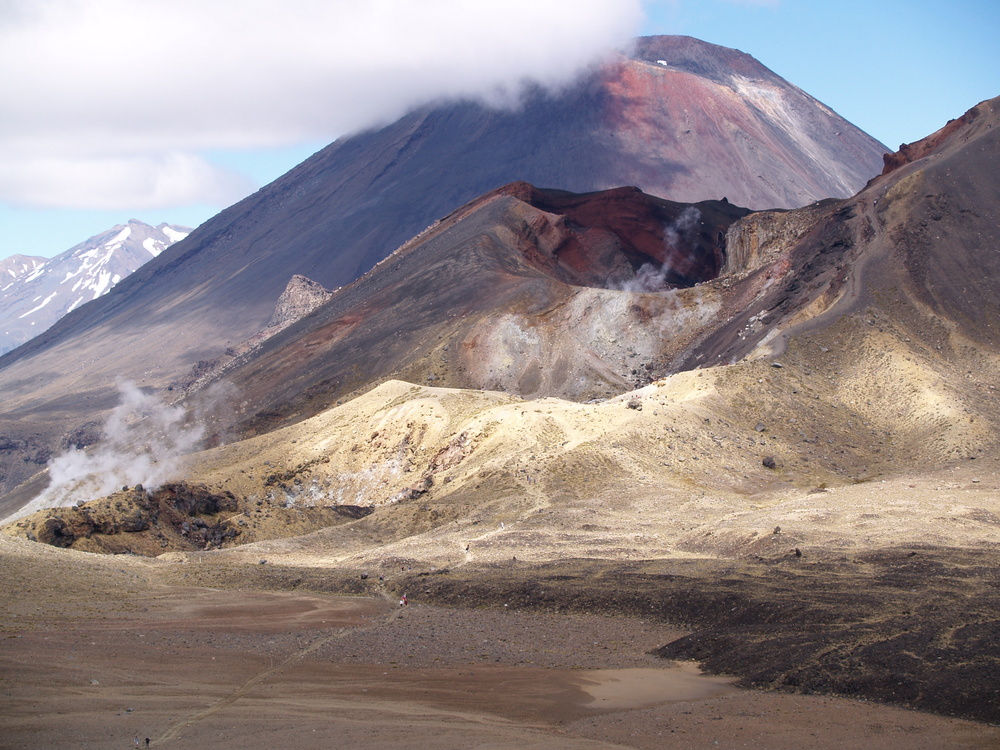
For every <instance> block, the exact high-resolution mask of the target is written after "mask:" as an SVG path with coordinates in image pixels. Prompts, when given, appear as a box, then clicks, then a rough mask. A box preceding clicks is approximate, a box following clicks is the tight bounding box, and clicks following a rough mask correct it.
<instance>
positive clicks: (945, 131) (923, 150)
mask: <svg viewBox="0 0 1000 750" xmlns="http://www.w3.org/2000/svg"><path fill="white" fill-rule="evenodd" d="M978 113H979V110H978V109H977V108H973V109H970V110H969V111H968V112H966V113H965V114H964V115H962V116H961V117H959V118H957V119H955V120H948V123H947V124H946V125H945V126H944V127H943V128H941V129H940V130H936V131H935V132H933V133H931V134H930V135H929V136H927V137H926V138H921V139H920V140H919V141H914V142H913V143H904V144H902V145H900V147H899V151H896V152H895V153H892V154H885V155H884V156H883V157H882V162H883V165H884V166H883V168H882V174H883V175H887V174H889V173H890V172H892V171H894V170H896V169H899V168H900V167H902V166H903V165H904V164H909V163H911V162H914V161H917V160H918V159H923V158H924V157H925V156H927V155H928V154H930V153H932V152H934V151H935V150H937V149H938V148H939V147H940V146H941V145H942V144H943V143H944V142H945V141H947V140H948V139H949V138H951V136H952V135H953V134H954V133H957V132H958V131H960V130H962V129H963V128H964V127H965V126H966V125H970V124H972V122H973V121H975V119H976V117H978Z"/></svg>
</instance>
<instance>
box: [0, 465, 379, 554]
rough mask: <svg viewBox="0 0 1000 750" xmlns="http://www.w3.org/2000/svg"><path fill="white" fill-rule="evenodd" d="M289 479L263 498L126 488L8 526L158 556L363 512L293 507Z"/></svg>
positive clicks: (280, 533)
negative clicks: (289, 493)
mask: <svg viewBox="0 0 1000 750" xmlns="http://www.w3.org/2000/svg"><path fill="white" fill-rule="evenodd" d="M283 489H284V485H283V483H282V482H279V481H277V480H276V481H275V482H274V491H272V492H270V493H268V494H267V496H266V497H264V498H240V497H237V496H236V495H234V494H233V493H232V492H229V491H215V490H212V489H210V488H208V487H206V486H205V485H201V484H188V483H186V482H174V483H171V484H167V485H164V486H163V487H161V488H159V489H157V490H155V491H153V492H149V491H147V490H145V489H144V488H143V487H142V486H141V485H136V486H135V487H123V488H122V489H121V490H120V491H119V492H115V493H113V494H111V495H109V496H107V497H104V498H99V499H97V500H92V501H90V502H86V503H79V504H77V505H76V506H74V507H66V508H50V509H48V510H42V511H38V512H37V513H33V514H31V515H29V516H25V517H24V518H22V519H20V520H18V521H16V522H14V523H11V524H9V525H7V526H5V527H3V530H2V533H4V534H7V535H10V536H19V537H23V538H25V539H29V540H31V541H36V542H41V543H43V544H50V545H52V546H54V547H64V548H70V549H75V550H81V551H84V552H98V553H105V554H136V555H146V556H155V555H160V554H163V553H164V552H170V551H195V550H205V549H218V548H221V547H229V546H233V545H237V544H246V543H249V542H253V541H259V540H261V539H271V538H275V537H286V536H294V535H297V534H306V533H309V532H311V531H315V530H316V529H321V528H326V527H328V526H335V525H337V524H340V523H346V522H349V521H353V520H357V519H359V518H364V517H365V516H366V515H368V514H369V513H371V511H372V509H371V508H366V507H358V506H354V505H331V506H309V507H304V506H303V507H293V504H292V503H290V502H289V501H288V497H287V493H286V492H283V491H282V490H283Z"/></svg>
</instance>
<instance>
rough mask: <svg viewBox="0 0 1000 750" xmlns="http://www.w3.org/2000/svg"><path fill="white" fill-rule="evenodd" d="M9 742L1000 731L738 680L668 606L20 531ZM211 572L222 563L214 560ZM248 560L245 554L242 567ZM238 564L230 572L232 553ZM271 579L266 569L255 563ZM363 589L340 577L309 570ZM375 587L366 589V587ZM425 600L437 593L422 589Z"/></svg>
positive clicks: (735, 744)
mask: <svg viewBox="0 0 1000 750" xmlns="http://www.w3.org/2000/svg"><path fill="white" fill-rule="evenodd" d="M0 563H2V568H0V576H2V581H0V583H2V588H0V590H2V592H3V594H2V597H3V608H2V612H3V620H2V636H3V638H2V640H0V675H2V680H0V687H2V693H0V747H4V748H50V747H51V748H54V747H78V748H123V749H124V748H128V747H131V746H132V743H133V741H134V738H135V737H139V738H140V740H142V741H144V740H145V738H146V737H149V738H150V746H151V747H172V748H204V747H207V746H214V747H240V748H248V749H250V750H254V749H256V748H274V747H302V748H371V747H407V748H469V747H477V748H612V747H622V748H702V747H709V748H715V747H719V748H744V747H756V748H775V749H781V748H862V747H879V748H889V749H892V748H900V749H903V748H905V749H907V750H914V749H918V748H942V747H950V748H987V747H997V746H998V743H1000V729H997V728H995V727H991V726H989V725H986V724H981V723H976V722H970V721H964V720H960V719H954V718H946V717H942V716H934V715H930V714H926V713H920V712H917V711H912V710H906V709H903V708H896V707H889V706H885V705H880V704H877V703H870V702H862V701H856V700H847V699H842V698H832V697H825V696H817V695H797V694H787V693H778V692H762V691H750V690H744V689H739V688H737V687H734V686H733V684H732V683H733V680H732V679H730V678H726V677H724V676H707V675H702V674H700V670H699V669H698V668H697V667H696V666H695V665H694V664H693V663H691V662H684V663H676V662H671V661H666V660H664V659H661V658H658V657H656V656H654V655H652V654H651V653H650V652H651V651H652V650H653V649H655V648H657V647H659V646H662V645H663V644H665V643H668V642H671V641H673V640H674V639H676V638H678V637H679V636H683V635H684V634H685V631H682V630H679V629H677V628H675V627H671V626H669V625H667V624H665V623H663V622H661V621H660V620H659V619H657V618H647V619H640V618H638V617H635V616H608V615H607V614H602V613H596V612H595V613H593V614H580V613H568V614H556V613H551V612H539V611H534V610H531V609H528V608H524V607H519V606H516V605H515V606H514V607H511V606H507V607H504V606H493V607H489V608H482V607H478V606H474V607H465V608H455V607H446V606H432V605H427V604H422V603H419V600H420V598H421V596H423V593H422V592H421V591H417V592H416V593H415V594H410V595H408V600H409V601H410V602H411V603H410V604H408V605H407V606H406V607H400V606H399V605H398V602H397V598H396V597H397V594H396V593H395V591H396V589H397V588H398V587H399V586H400V585H409V584H414V583H415V581H416V579H415V578H407V577H405V576H403V577H400V578H398V579H393V577H391V576H390V577H389V578H387V580H385V581H384V582H377V581H374V580H373V581H370V582H366V583H364V584H363V585H364V586H365V587H367V588H368V590H369V591H370V593H369V595H366V596H336V595H332V594H329V593H324V592H321V591H314V592H306V591H302V590H299V591H287V592H282V591H276V590H270V591H265V590H260V588H259V587H260V586H261V584H262V583H265V582H269V583H268V585H269V586H270V588H272V589H274V588H277V586H275V583H276V582H279V583H280V581H282V580H286V579H285V578H284V577H283V576H286V575H288V574H289V571H281V570H278V569H276V568H274V566H271V565H267V566H259V567H262V568H273V569H272V570H270V571H268V575H269V577H268V578H254V576H252V575H247V576H244V577H243V586H241V587H239V588H234V587H233V580H232V579H228V578H227V576H226V575H221V576H218V578H219V580H218V583H219V584H221V585H220V586H216V587H211V588H210V587H205V586H192V585H190V584H185V583H181V582H180V581H182V580H183V577H184V576H185V575H188V573H186V572H185V570H184V569H185V568H187V569H188V570H190V569H191V568H193V567H195V565H192V564H190V563H187V564H184V563H176V562H169V561H163V560H149V559H143V558H137V557H131V556H113V557H111V556H96V555H88V554H85V553H79V552H75V551H72V550H58V549H54V548H50V547H46V546H44V545H39V544H32V543H28V542H23V541H21V540H17V539H11V538H2V539H0ZM200 567H202V568H203V571H202V573H201V575H202V576H208V577H212V574H210V573H208V572H207V571H208V570H209V566H200ZM237 569H238V568H237V566H232V567H230V568H228V571H229V573H230V574H232V573H233V572H235V571H236V570H237ZM223 570H226V568H225V566H223ZM252 572H253V571H252ZM324 581H325V584H326V585H327V586H329V587H331V588H347V587H348V583H347V582H346V581H344V580H339V581H338V580H332V579H331V578H330V577H329V576H325V575H320V576H317V577H316V578H315V579H310V580H307V581H306V582H305V583H307V584H311V585H318V586H322V585H324ZM356 585H357V586H359V587H360V586H362V584H361V583H360V582H359V583H357V584H356ZM414 600H417V601H414Z"/></svg>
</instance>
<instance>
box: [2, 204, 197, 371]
mask: <svg viewBox="0 0 1000 750" xmlns="http://www.w3.org/2000/svg"><path fill="white" fill-rule="evenodd" d="M190 232H191V230H190V229H189V228H188V227H181V226H176V225H172V224H160V225H159V226H157V227H151V226H149V225H148V224H144V223H143V222H141V221H136V220H135V219H131V220H130V221H129V222H128V224H124V225H122V224H119V225H118V226H116V227H114V228H112V229H109V230H108V231H106V232H102V233H101V234H98V235H96V236H94V237H91V238H90V239H89V240H87V241H85V242H81V243H80V244H79V245H76V246H75V247H72V248H70V249H69V250H67V251H66V252H64V253H60V254H59V255H56V256H55V257H53V258H50V259H46V258H40V257H34V256H27V255H14V256H12V257H10V258H7V259H6V260H3V261H0V354H3V353H4V352H7V351H10V350H11V349H13V348H15V347H17V346H19V345H21V344H23V343H24V342H25V341H27V340H28V339H30V338H32V337H34V336H37V335H38V334H39V333H41V332H42V331H44V330H45V329H46V328H48V327H49V326H51V325H52V324H53V323H55V322H56V321H57V320H59V318H61V317H62V316H63V315H65V314H66V313H68V312H70V311H72V310H75V309H76V308H77V307H79V306H80V305H82V304H83V303H85V302H89V301H90V300H92V299H96V298H97V297H100V296H101V295H103V294H105V293H106V292H108V291H110V289H111V288H112V287H113V286H114V285H115V284H117V283H118V282H119V281H121V280H122V279H123V278H125V277H126V276H128V275H129V274H130V273H132V272H133V271H135V270H136V269H137V268H139V266H141V265H142V264H143V263H145V262H146V261H148V260H150V259H152V258H155V257H156V256H157V255H159V254H160V253H161V252H163V251H164V250H165V249H167V248H168V247H170V246H171V245H172V244H174V243H175V242H177V241H178V240H182V239H184V238H185V237H187V236H188V234H190Z"/></svg>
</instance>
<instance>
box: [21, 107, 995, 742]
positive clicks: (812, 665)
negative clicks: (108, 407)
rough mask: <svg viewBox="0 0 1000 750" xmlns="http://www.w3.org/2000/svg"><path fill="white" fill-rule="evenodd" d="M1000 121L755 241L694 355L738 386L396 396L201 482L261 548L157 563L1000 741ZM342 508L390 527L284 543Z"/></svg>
mask: <svg viewBox="0 0 1000 750" xmlns="http://www.w3.org/2000/svg"><path fill="white" fill-rule="evenodd" d="M998 105H1000V101H997V100H993V101H989V102H984V103H983V104H981V105H979V106H978V107H976V108H974V109H972V110H970V111H969V112H968V113H967V114H966V115H965V116H963V117H962V118H959V119H958V120H956V121H955V122H953V123H951V124H950V125H949V126H947V127H946V128H944V129H943V130H942V131H940V132H939V133H936V134H934V135H933V136H931V137H930V138H929V139H927V140H926V141H924V142H922V143H920V144H914V147H913V148H911V149H909V150H908V154H905V153H904V154H902V155H901V158H899V159H895V160H891V161H890V162H889V164H888V165H887V168H886V173H885V174H883V175H882V176H880V177H879V178H877V179H875V180H873V181H872V182H871V183H870V185H869V186H868V187H867V188H866V189H865V190H863V191H861V192H860V193H859V194H858V195H857V196H855V197H853V198H851V199H848V200H846V201H842V202H834V203H830V204H822V205H819V206H814V207H811V208H810V209H808V210H802V211H793V212H778V213H768V214H751V215H749V216H746V217H744V218H742V219H740V220H738V221H737V222H736V223H735V224H734V225H733V226H732V227H731V228H730V230H729V232H728V241H727V244H726V249H727V258H726V262H725V264H724V266H723V269H724V270H723V274H722V275H721V276H720V277H719V278H718V279H716V280H714V281H709V282H705V284H703V285H701V286H706V287H709V288H715V289H716V290H717V291H716V293H717V294H718V295H719V297H720V299H723V300H724V304H723V305H722V306H721V307H720V311H722V313H721V314H718V315H717V316H716V318H715V322H714V323H712V324H711V325H706V326H705V327H704V328H703V329H702V330H700V332H698V333H697V335H695V336H694V338H693V339H692V343H690V344H689V345H688V346H686V347H685V350H686V355H685V356H688V357H689V358H690V361H692V362H693V361H697V360H699V359H708V360H714V359H718V358H720V357H721V358H722V360H723V361H727V360H728V358H729V357H731V356H736V355H737V354H738V355H739V359H740V361H738V362H736V363H735V364H723V365H718V366H713V367H707V368H703V369H692V370H688V371H684V372H678V373H675V374H673V375H670V376H668V377H664V378H661V379H657V380H655V381H654V382H652V383H650V384H648V385H646V386H644V387H642V388H639V389H636V390H634V391H630V392H626V393H623V394H621V395H618V396H616V397H614V398H610V399H605V400H602V401H600V402H598V403H590V404H585V403H575V402H570V401H566V400H562V399H557V398H543V399H532V400H525V399H523V398H520V397H518V396H517V395H514V394H511V393H505V392H500V391H487V390H472V389H454V388H438V387H431V386H428V385H421V384H412V383H405V382H400V381H387V382H384V383H381V384H380V385H378V386H377V387H375V388H373V389H372V390H370V391H368V392H366V393H364V394H362V395H360V396H358V397H356V398H353V399H351V400H349V401H347V402H346V403H343V404H341V405H339V406H335V407H333V408H330V409H327V410H325V411H322V412H320V413H317V414H316V415H315V416H313V417H311V418H309V419H303V420H301V421H299V422H297V423H295V424H291V425H289V426H286V427H284V428H281V429H277V430H272V431H270V432H268V433H266V434H262V435H259V436H257V437H254V438H252V439H247V440H243V441H239V442H236V443H233V444H231V445H226V446H221V447H218V448H215V449H212V450H210V451H205V452H203V453H200V454H198V455H197V456H196V457H194V459H193V461H192V463H191V464H190V465H189V467H188V469H187V472H186V477H185V478H186V479H187V480H188V481H189V482H192V483H200V484H202V485H203V486H204V487H205V488H207V491H208V492H210V493H216V494H218V495H220V496H225V497H230V496H231V497H233V498H242V499H243V502H244V505H243V506H242V507H241V508H239V510H238V511H236V512H234V514H233V516H232V517H229V518H227V519H225V522H227V523H228V524H229V526H228V528H229V529H232V530H234V532H235V531H237V530H239V531H238V533H234V534H232V535H231V536H230V537H229V538H228V539H224V540H223V539H222V538H221V537H216V539H219V540H220V542H221V544H222V545H223V547H225V548H218V546H219V543H220V542H213V543H212V544H211V545H208V546H211V547H213V549H211V550H210V551H197V552H194V553H191V552H181V551H177V552H173V553H169V554H167V555H166V556H163V557H161V558H160V559H159V560H158V561H157V564H158V565H159V566H161V570H163V571H167V572H169V571H174V572H175V573H174V574H176V575H183V577H184V580H185V581H188V582H190V581H199V582H204V583H206V584H208V585H217V584H218V583H219V582H220V581H224V582H226V584H227V585H232V586H242V585H246V584H247V583H248V582H253V581H257V582H259V581H262V580H265V579H266V580H267V581H268V582H270V584H271V585H285V586H296V585H316V584H317V583H318V582H320V581H325V580H329V579H330V576H331V575H335V574H337V573H336V572H338V571H339V574H340V575H343V576H345V581H346V580H347V579H348V578H349V579H350V580H351V581H353V582H354V585H355V586H360V587H361V588H364V587H365V586H366V584H365V583H364V581H366V580H367V581H370V580H373V579H374V575H373V574H374V573H376V572H377V573H379V574H381V575H384V576H385V577H386V580H387V581H389V584H387V585H389V586H391V587H392V588H391V590H393V591H397V592H400V593H401V592H409V593H410V595H411V597H412V598H413V599H414V600H415V601H419V600H425V601H438V602H443V603H448V604H460V605H461V604H464V605H467V606H480V605H483V606H493V607H498V608H499V607H501V606H503V605H508V606H509V607H510V608H518V609H520V608H547V609H560V610H570V611H584V612H606V613H613V614H619V615H620V614H622V613H628V614H632V615H637V616H639V617H641V618H644V619H645V618H656V619H657V620H662V621H667V622H672V623H678V622H684V623H686V624H688V625H689V626H690V628H691V630H692V632H691V633H690V635H687V636H683V637H680V638H677V639H676V640H674V641H672V642H670V643H667V644H664V646H663V648H662V649H660V653H661V654H662V655H663V656H665V657H666V658H684V659H697V660H699V661H701V662H703V663H706V664H708V665H709V666H710V667H711V668H713V669H715V670H719V671H725V672H727V673H730V674H736V675H738V676H739V677H740V678H741V679H742V681H743V684H745V685H755V686H760V687H768V688H772V689H781V690H800V691H807V692H828V693H829V692H834V693H840V694H846V695H853V696H861V697H867V698H876V699H879V700H884V701H891V702H896V703H902V704H905V705H909V706H911V707H918V708H925V709H930V710H934V711H938V712H942V713H946V714H950V715H961V716H966V717H972V718H977V719H980V720H985V721H990V722H994V723H995V722H997V721H998V720H1000V714H998V711H997V706H1000V702H998V698H1000V695H998V689H997V683H996V679H995V675H996V670H997V668H1000V650H998V647H997V644H998V643H1000V621H998V619H997V615H996V612H997V607H998V606H1000V602H998V601H997V594H996V590H997V589H996V570H997V565H998V563H1000V558H998V555H997V549H998V547H997V545H998V544H1000V521H998V519H1000V461H998V458H997V451H996V448H997V443H998V437H1000V407H998V405H997V402H996V399H995V395H994V394H995V391H994V389H995V383H996V382H997V376H998V375H1000V351H998V349H997V342H996V341H995V338H994V331H995V328H996V325H997V322H998V318H997V312H998V310H997V308H996V303H995V299H996V291H997V290H996V288H995V284H996V283H997V282H996V279H997V278H998V277H997V275H996V274H995V273H994V272H993V271H994V270H995V268H994V267H995V265H996V263H997V262H998V261H997V256H996V248H997V247H998V246H1000V242H998V240H1000V237H998V236H997V232H998V229H997V222H996V207H997V205H1000V203H998V199H1000V194H998V192H1000V185H998V182H997V177H996V175H997V174H998V170H997V163H996V160H997V156H998V153H1000V149H998V145H1000V144H998V143H997V133H998V131H1000V129H998V127H997V126H998V124H1000V123H998V118H1000V112H998ZM507 197H510V196H507ZM699 288H700V287H699ZM602 291H603V290H602ZM667 294H672V293H667ZM332 302H333V300H331V302H329V303H327V304H331V303H332ZM726 304H731V305H733V306H734V307H732V308H727V307H725V305H726ZM730 309H731V310H738V311H739V314H738V315H735V316H733V317H732V318H730V317H728V316H727V314H725V311H727V310H730ZM320 310H322V308H320ZM306 320H308V319H306ZM302 322H304V321H302ZM300 324H301V323H300ZM293 328H294V326H293ZM132 492H133V493H134V492H136V490H134V489H133V491H132ZM227 493H228V494H227ZM109 501H112V502H119V503H121V504H122V508H126V502H127V498H126V497H124V496H119V497H117V498H114V499H113V498H109V499H108V500H104V501H98V502H99V503H103V504H104V505H102V506H101V512H105V511H107V509H108V505H107V503H108V502H109ZM331 502H332V503H336V504H338V505H352V506H358V507H367V508H369V509H370V510H371V512H370V513H368V515H366V516H365V517H364V518H360V519H358V520H354V521H347V522H345V523H340V524H339V525H337V526H327V527H324V528H318V529H317V530H316V531H314V532H312V533H310V534H304V535H300V536H296V537H293V538H281V536H282V531H283V530H285V529H287V528H289V526H290V525H291V524H290V519H305V518H306V517H307V516H308V513H309V511H310V508H312V507H313V506H317V505H318V506H328V505H330V504H331ZM84 508H86V506H84ZM57 517H58V512H57V511H44V512H43V513H42V514H41V515H35V516H31V517H28V518H26V519H23V520H22V521H21V522H19V523H18V524H15V525H12V526H7V527H5V533H8V534H15V535H20V536H26V535H28V534H31V533H35V532H34V531H33V529H39V528H40V526H39V525H38V524H45V523H47V522H48V520H49V519H52V518H57ZM137 533H138V534H139V535H140V536H139V537H137V538H138V539H139V540H142V544H143V546H144V549H148V548H149V547H154V548H155V546H156V545H157V544H158V542H157V539H156V538H155V535H154V536H153V537H152V538H150V536H149V535H148V534H147V532H137ZM142 534H147V536H142ZM240 537H242V538H240ZM160 541H161V543H162V544H161V546H160V549H164V550H168V549H169V541H168V539H166V538H163V539H162V540H160ZM241 541H242V542H246V541H250V542H252V543H250V544H240V542H241ZM91 543H94V542H93V540H91ZM120 543H121V541H120V540H119V544H120ZM261 560H265V561H266V565H260V564H259V563H260V561H261ZM184 561H191V562H195V563H197V564H194V565H186V564H185V562H184ZM206 563H211V564H206ZM172 566H173V567H172ZM359 573H367V574H368V575H369V576H370V578H367V579H362V578H360V576H359V575H358V574H359ZM258 585H259V583H258ZM344 585H345V586H346V585H347V584H346V583H345V584H344ZM370 585H371V586H372V587H374V586H375V585H376V584H374V583H372V584H370ZM372 590H375V589H374V588H372Z"/></svg>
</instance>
